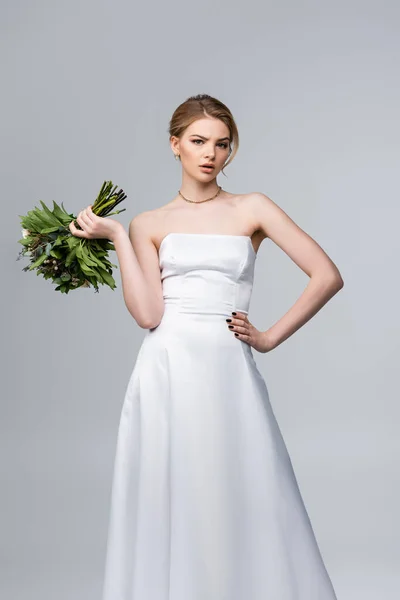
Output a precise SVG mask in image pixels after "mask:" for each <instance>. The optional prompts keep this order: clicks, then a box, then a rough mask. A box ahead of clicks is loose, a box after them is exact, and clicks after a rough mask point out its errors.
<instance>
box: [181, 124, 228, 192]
mask: <svg viewBox="0 0 400 600" xmlns="http://www.w3.org/2000/svg"><path fill="white" fill-rule="evenodd" d="M171 148H172V149H173V151H174V152H175V154H176V153H177V152H179V154H180V158H181V161H182V166H183V168H184V169H185V171H187V172H188V173H189V174H190V175H191V176H192V177H194V178H196V179H199V180H202V181H208V180H211V179H213V178H215V177H216V176H217V174H218V173H219V171H220V170H221V169H222V167H223V166H224V164H225V162H226V161H227V159H228V156H229V153H230V146H229V129H228V127H227V126H226V125H225V123H223V122H222V121H220V119H215V118H211V117H204V118H202V119H198V120H197V121H194V123H192V124H191V125H189V127H187V129H186V130H185V131H184V133H183V135H182V136H181V137H180V138H176V137H172V138H171ZM205 163H210V164H212V165H213V167H214V168H213V169H211V170H209V171H206V170H203V169H201V168H200V165H203V164H205Z"/></svg>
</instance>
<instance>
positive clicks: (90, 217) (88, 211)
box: [83, 204, 96, 223]
mask: <svg viewBox="0 0 400 600" xmlns="http://www.w3.org/2000/svg"><path fill="white" fill-rule="evenodd" d="M83 212H84V213H85V215H86V216H87V218H88V220H89V221H91V222H92V223H94V217H95V216H96V215H95V214H94V212H93V211H92V205H91V204H89V206H88V207H87V208H85V210H84V211H83Z"/></svg>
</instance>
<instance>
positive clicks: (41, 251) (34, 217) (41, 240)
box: [18, 181, 126, 294]
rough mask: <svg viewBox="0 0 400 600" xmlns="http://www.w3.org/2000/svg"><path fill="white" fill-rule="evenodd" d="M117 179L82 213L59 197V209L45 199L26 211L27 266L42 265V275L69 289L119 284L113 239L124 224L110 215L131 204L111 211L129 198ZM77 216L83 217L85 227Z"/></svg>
mask: <svg viewBox="0 0 400 600" xmlns="http://www.w3.org/2000/svg"><path fill="white" fill-rule="evenodd" d="M116 188H117V186H114V187H113V184H112V182H111V181H105V182H104V183H103V186H102V188H101V190H100V192H99V194H98V196H97V198H96V200H95V202H94V204H90V205H89V206H88V207H87V208H86V209H84V210H82V211H81V212H80V213H79V215H78V216H77V217H75V216H74V215H73V214H69V213H67V212H66V210H65V208H64V205H63V204H62V203H61V207H60V206H58V204H57V203H56V202H54V200H53V210H50V209H49V208H48V207H47V206H46V205H45V204H44V202H42V201H40V202H41V204H42V206H43V210H41V209H39V208H36V207H35V209H34V210H31V211H29V212H28V214H27V215H26V216H22V217H21V215H19V216H20V217H21V225H22V227H23V229H22V235H23V238H22V239H20V240H19V243H21V244H22V245H23V246H24V249H23V250H21V252H20V253H19V256H18V259H19V258H20V257H22V256H29V257H30V263H31V264H30V265H29V266H27V267H24V269H23V271H28V270H29V271H31V270H33V269H36V274H37V275H39V274H40V275H43V277H44V278H45V279H52V281H53V283H55V284H56V285H57V287H56V288H55V291H60V292H62V293H65V294H68V292H69V291H70V290H71V289H77V288H78V287H90V286H91V285H92V286H93V287H94V288H95V291H96V292H98V291H99V287H98V286H99V284H102V285H108V286H109V287H110V288H111V289H115V288H116V285H115V281H114V279H113V277H112V268H111V267H116V268H117V265H114V264H112V263H110V262H109V260H108V250H115V248H114V245H113V244H112V243H110V242H112V241H113V240H114V238H115V236H116V234H117V232H118V231H119V230H120V229H121V228H122V227H123V226H122V225H121V223H119V222H118V221H115V220H114V219H106V218H105V217H106V216H109V215H113V214H119V213H121V212H123V211H124V210H125V209H122V210H117V211H115V212H111V211H112V210H113V209H114V208H115V207H116V206H117V205H118V204H119V203H120V202H122V201H123V200H125V198H126V194H125V193H124V191H123V190H119V191H118V192H116V191H115V190H116ZM74 221H77V223H78V225H79V227H80V228H79V229H78V228H77V227H76V225H75V223H74Z"/></svg>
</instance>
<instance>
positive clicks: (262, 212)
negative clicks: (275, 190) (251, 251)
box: [245, 192, 291, 237]
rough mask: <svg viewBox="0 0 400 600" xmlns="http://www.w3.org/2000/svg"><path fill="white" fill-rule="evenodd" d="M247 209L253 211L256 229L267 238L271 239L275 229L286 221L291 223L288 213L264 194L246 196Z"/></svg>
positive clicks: (255, 193) (253, 193)
mask: <svg viewBox="0 0 400 600" xmlns="http://www.w3.org/2000/svg"><path fill="white" fill-rule="evenodd" d="M245 204H246V209H247V210H249V211H251V213H252V216H253V219H254V220H255V223H256V228H257V229H258V230H260V232H262V233H263V234H264V236H265V237H271V235H270V234H271V232H272V229H273V227H274V226H275V227H276V226H279V224H280V223H282V222H283V221H284V220H285V221H286V222H287V221H289V220H290V221H291V219H290V217H289V216H288V215H287V213H286V212H285V211H284V210H283V209H282V208H281V207H280V206H279V205H278V204H277V203H276V202H275V201H274V200H272V198H270V197H269V196H267V194H264V193H263V192H250V193H249V194H246V195H245Z"/></svg>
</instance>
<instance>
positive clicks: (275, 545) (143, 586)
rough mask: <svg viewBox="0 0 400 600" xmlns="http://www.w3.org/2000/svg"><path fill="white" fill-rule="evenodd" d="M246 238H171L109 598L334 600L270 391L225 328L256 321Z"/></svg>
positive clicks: (137, 404)
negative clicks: (235, 315)
mask: <svg viewBox="0 0 400 600" xmlns="http://www.w3.org/2000/svg"><path fill="white" fill-rule="evenodd" d="M256 256H257V255H256V252H255V251H254V248H253V245H252V241H251V238H250V237H248V236H243V235H228V234H204V233H197V234H196V233H169V234H168V235H167V236H166V237H165V238H164V239H163V241H162V243H161V246H160V249H159V261H160V270H161V279H162V286H163V295H164V301H165V312H164V315H163V318H162V320H161V322H160V324H159V325H158V326H157V327H155V328H153V329H149V330H147V331H146V334H145V337H144V339H143V342H142V345H141V347H140V349H139V352H138V355H137V357H136V362H135V365H134V368H133V371H132V374H131V377H130V380H129V383H128V386H127V389H126V395H125V399H124V402H123V406H122V412H121V418H120V423H119V430H118V438H117V447H116V453H115V465H114V476H113V482H112V494H111V510H110V520H109V528H108V544H107V555H106V564H105V577H104V587H103V600H336V596H335V592H334V589H333V586H332V583H331V580H330V578H329V575H328V573H327V569H326V568H325V565H324V562H323V559H322V556H321V553H320V550H319V548H318V545H317V541H316V538H315V535H314V532H313V529H312V526H311V523H310V520H309V517H308V514H307V511H306V508H305V505H304V502H303V500H302V497H301V494H300V491H299V487H298V484H297V481H296V477H295V474H294V472H293V468H292V463H291V460H290V458H289V455H288V452H287V449H286V446H285V442H284V440H283V438H282V435H281V432H280V429H279V426H278V424H277V421H276V419H275V416H274V413H273V410H272V408H271V404H270V400H269V396H268V391H267V387H266V383H265V381H264V379H263V377H262V375H261V374H260V372H259V370H258V368H257V365H256V362H255V360H254V357H253V349H252V348H251V346H250V345H249V344H247V343H246V342H244V341H242V340H240V339H239V338H236V337H235V336H234V334H233V333H232V331H231V330H230V329H228V326H227V323H226V321H225V319H226V318H229V317H231V313H232V311H240V312H242V313H248V310H249V304H250V298H251V293H252V286H253V276H254V267H255V261H256Z"/></svg>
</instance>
